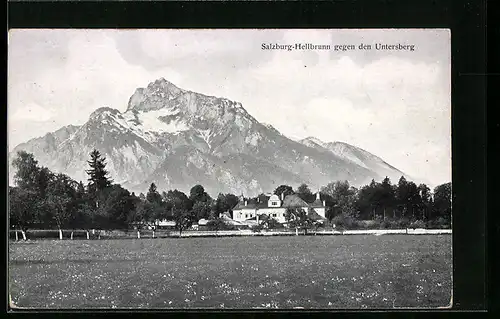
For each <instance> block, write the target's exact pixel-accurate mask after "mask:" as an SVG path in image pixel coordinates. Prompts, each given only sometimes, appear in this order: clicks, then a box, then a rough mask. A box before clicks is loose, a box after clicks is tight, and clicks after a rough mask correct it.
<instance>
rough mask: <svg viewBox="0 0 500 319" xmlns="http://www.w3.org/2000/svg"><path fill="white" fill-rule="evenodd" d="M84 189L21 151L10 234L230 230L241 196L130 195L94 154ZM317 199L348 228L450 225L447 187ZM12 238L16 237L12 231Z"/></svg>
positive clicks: (411, 186) (382, 189)
mask: <svg viewBox="0 0 500 319" xmlns="http://www.w3.org/2000/svg"><path fill="white" fill-rule="evenodd" d="M89 158H90V159H89V161H88V165H89V169H88V170H87V171H86V173H87V175H88V180H87V184H86V185H85V184H84V183H83V182H81V181H80V182H77V181H74V180H73V179H71V178H70V177H69V176H67V175H65V174H56V173H53V172H51V171H50V170H49V169H48V168H46V167H42V166H40V165H38V162H37V160H36V159H35V158H34V156H33V155H32V154H29V153H27V152H24V151H20V152H18V154H17V157H16V158H15V159H14V161H13V163H12V165H13V167H14V169H15V170H16V173H15V175H14V181H15V185H16V186H15V187H9V218H10V225H11V227H12V228H13V229H16V230H19V231H21V234H22V236H23V238H24V239H26V230H28V229H33V228H39V229H58V230H59V233H60V238H62V229H83V230H86V231H87V238H88V237H89V231H90V230H92V229H94V230H97V231H98V232H99V231H100V230H112V229H126V228H131V227H135V228H138V229H140V228H143V227H146V226H157V224H156V223H157V221H160V220H171V221H175V225H176V228H177V229H178V230H179V231H180V232H182V231H184V230H185V229H187V228H189V227H190V226H191V225H192V224H193V223H194V222H196V221H198V220H200V219H208V220H209V223H208V225H207V226H208V228H209V229H213V230H222V229H228V225H226V224H225V223H224V220H223V219H222V218H220V216H221V214H222V213H226V212H227V213H229V214H230V215H231V216H232V208H234V207H235V206H236V205H237V203H238V201H239V198H238V196H236V195H234V194H222V193H220V194H218V196H217V198H215V199H213V198H211V197H210V195H209V194H207V193H206V192H205V189H204V188H203V186H202V185H195V186H193V187H192V188H191V190H190V192H189V194H188V195H186V194H185V193H183V192H181V191H179V190H176V189H175V190H169V191H168V192H165V191H163V192H162V193H161V194H160V192H159V191H158V189H157V187H156V185H155V184H154V183H152V184H151V185H150V187H149V190H148V192H147V194H146V195H144V194H142V193H141V194H139V195H136V194H135V193H130V192H129V191H128V190H126V189H125V188H123V187H122V186H121V185H119V184H116V183H113V181H112V180H111V178H110V177H109V172H108V171H107V170H106V159H105V158H104V157H103V156H102V155H101V154H100V152H99V151H97V150H94V151H92V152H91V153H90V154H89ZM320 192H321V199H322V200H324V201H325V202H326V206H327V209H326V217H327V219H329V220H330V221H332V222H334V223H337V224H342V225H347V224H349V223H350V222H351V223H352V222H354V221H356V220H382V221H395V220H399V221H406V222H407V223H409V222H411V221H415V220H419V221H422V222H425V223H428V224H429V223H432V222H437V223H441V224H447V225H449V224H450V220H451V183H446V184H442V185H439V186H437V187H436V188H435V189H434V191H433V192H431V190H430V189H429V187H428V186H427V185H425V184H420V185H418V186H417V185H416V184H415V183H414V182H412V181H407V180H406V179H405V178H404V177H401V178H400V180H399V181H398V183H397V184H392V183H391V181H390V180H389V178H387V177H386V178H385V179H383V180H382V181H381V182H376V181H374V180H372V182H371V183H370V184H369V185H366V186H363V187H361V188H359V189H357V188H355V187H352V186H350V185H349V183H348V182H347V181H336V182H332V183H329V184H328V185H326V186H325V187H322V188H321V191H320ZM274 194H276V195H278V196H280V197H281V196H287V195H290V194H296V195H297V196H299V197H300V198H301V199H303V200H304V201H306V202H313V201H314V200H315V196H316V195H315V192H312V191H311V190H310V188H309V187H308V185H306V184H302V185H300V186H299V187H298V188H297V189H296V190H294V189H293V187H291V186H289V185H280V186H278V187H277V188H276V189H275V190H274ZM246 199H247V200H253V201H256V202H264V201H265V200H267V196H266V195H265V194H260V195H259V196H256V197H254V198H246ZM286 220H287V222H288V225H289V226H290V227H293V228H296V229H297V230H298V229H304V231H306V230H307V229H308V228H311V227H315V226H317V223H315V222H314V221H313V220H311V219H310V218H309V217H308V212H305V211H303V210H300V209H289V210H287V213H286ZM259 226H260V227H264V228H278V227H282V225H280V224H279V223H278V222H277V221H276V220H275V219H273V218H270V217H268V216H263V217H262V218H261V220H260V225H259ZM16 234H17V233H16Z"/></svg>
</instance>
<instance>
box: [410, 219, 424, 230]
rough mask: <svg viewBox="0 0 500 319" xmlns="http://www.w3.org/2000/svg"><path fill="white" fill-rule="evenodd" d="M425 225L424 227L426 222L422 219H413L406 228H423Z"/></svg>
mask: <svg viewBox="0 0 500 319" xmlns="http://www.w3.org/2000/svg"><path fill="white" fill-rule="evenodd" d="M425 227H426V224H425V222H424V221H422V220H415V221H413V222H411V223H410V225H408V228H413V229H416V228H425Z"/></svg>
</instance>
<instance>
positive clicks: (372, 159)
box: [299, 137, 409, 182]
mask: <svg viewBox="0 0 500 319" xmlns="http://www.w3.org/2000/svg"><path fill="white" fill-rule="evenodd" d="M299 142H300V143H302V144H304V145H306V146H308V147H311V148H315V149H317V150H319V151H323V152H330V153H332V154H335V155H336V156H338V157H341V158H344V159H346V160H348V161H351V162H352V163H355V164H357V165H359V166H361V167H364V168H367V169H369V170H370V171H372V172H375V173H377V175H379V176H383V177H385V176H387V177H389V178H390V179H391V181H392V182H397V181H398V180H399V178H400V177H401V176H405V177H406V178H409V176H408V175H406V174H405V173H403V172H401V171H400V170H398V169H397V168H395V167H394V166H392V165H390V164H388V163H387V162H385V161H384V160H382V159H381V158H380V157H378V156H376V155H373V154H371V153H370V152H367V151H365V150H363V149H361V148H359V147H356V146H353V145H350V144H347V143H343V142H330V143H325V142H323V141H321V140H320V139H318V138H315V137H307V138H305V139H303V140H300V141H299Z"/></svg>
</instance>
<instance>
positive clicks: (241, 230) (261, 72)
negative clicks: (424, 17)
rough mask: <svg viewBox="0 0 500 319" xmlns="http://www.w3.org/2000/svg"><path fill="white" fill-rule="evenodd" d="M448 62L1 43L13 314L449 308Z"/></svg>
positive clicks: (307, 52) (233, 41)
mask: <svg viewBox="0 0 500 319" xmlns="http://www.w3.org/2000/svg"><path fill="white" fill-rule="evenodd" d="M450 63H451V61H450V31H449V30H447V29H289V30H287V29H253V30H250V29H245V30H243V29H196V30H190V29H179V30H177V29H158V30H154V29H136V30H134V29H130V30H112V29H103V30H99V29H92V30H90V29H89V30H86V29H79V30H76V29H11V30H10V31H9V34H8V144H9V145H8V148H9V158H8V164H9V196H8V202H9V231H10V235H9V236H10V237H9V269H8V272H9V277H8V281H9V286H8V287H9V288H8V289H9V296H10V304H11V307H12V308H22V309H26V308H27V309H38V308H40V309H98V308H100V309H131V308H133V309H330V310H335V309H402V308H403V309H406V308H410V309H414V308H418V309H424V308H425V309H435V308H446V307H450V306H451V304H452V243H451V232H452V231H451V98H450V94H451V92H450V87H451V85H450V76H451V74H450Z"/></svg>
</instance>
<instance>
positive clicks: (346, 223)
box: [332, 214, 359, 230]
mask: <svg viewBox="0 0 500 319" xmlns="http://www.w3.org/2000/svg"><path fill="white" fill-rule="evenodd" d="M332 223H333V224H335V226H336V228H337V229H340V230H342V229H355V228H358V227H359V225H358V223H357V221H356V220H355V219H354V218H353V217H352V216H349V215H347V214H340V215H337V216H335V217H333V219H332Z"/></svg>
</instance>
